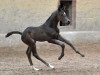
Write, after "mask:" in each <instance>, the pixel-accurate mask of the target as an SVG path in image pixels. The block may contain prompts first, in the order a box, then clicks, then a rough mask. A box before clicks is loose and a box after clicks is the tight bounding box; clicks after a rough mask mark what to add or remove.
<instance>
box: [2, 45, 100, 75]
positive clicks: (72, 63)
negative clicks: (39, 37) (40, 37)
mask: <svg viewBox="0 0 100 75" xmlns="http://www.w3.org/2000/svg"><path fill="white" fill-rule="evenodd" d="M74 46H75V47H76V48H77V50H79V51H80V52H81V53H83V54H84V55H85V57H81V56H80V55H78V54H76V53H75V52H74V51H73V50H72V49H71V48H70V47H69V46H68V45H66V48H65V56H64V57H63V58H62V60H58V57H59V55H60V52H61V48H60V47H59V46H56V45H52V44H47V43H46V44H43V45H37V50H38V53H39V55H40V56H41V58H43V59H44V60H46V61H47V62H49V63H51V64H52V65H53V66H55V69H54V70H52V69H50V68H49V67H46V66H45V65H44V64H43V63H41V62H40V61H38V60H37V59H35V58H34V57H32V60H33V63H34V65H35V66H36V67H37V68H39V69H42V70H41V71H34V70H33V69H32V68H31V67H30V66H29V62H28V60H27V57H26V53H25V51H26V48H27V46H25V45H20V46H18V47H1V48H0V75H100V43H94V44H76V45H74Z"/></svg>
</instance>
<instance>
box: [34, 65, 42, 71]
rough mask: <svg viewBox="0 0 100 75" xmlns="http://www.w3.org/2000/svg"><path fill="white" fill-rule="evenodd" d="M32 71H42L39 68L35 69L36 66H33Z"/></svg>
mask: <svg viewBox="0 0 100 75" xmlns="http://www.w3.org/2000/svg"><path fill="white" fill-rule="evenodd" d="M32 69H33V70H35V71H39V70H41V69H38V68H36V67H34V66H32Z"/></svg>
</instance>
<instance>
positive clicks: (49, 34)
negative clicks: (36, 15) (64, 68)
mask: <svg viewBox="0 0 100 75" xmlns="http://www.w3.org/2000/svg"><path fill="white" fill-rule="evenodd" d="M59 21H61V22H62V23H63V25H69V24H70V20H69V19H68V18H67V16H66V13H65V12H64V10H63V8H61V7H59V8H58V10H56V11H55V12H53V13H52V15H51V16H50V17H49V18H48V19H47V21H46V22H45V23H44V24H43V25H41V26H39V27H28V28H26V29H25V30H24V32H23V33H22V32H19V31H12V32H9V33H8V34H7V35H6V37H9V36H10V35H12V34H20V35H21V40H22V41H23V42H24V43H25V44H26V45H28V48H27V51H26V54H27V57H28V60H29V63H30V65H31V66H33V69H34V70H39V69H37V68H35V67H34V65H33V63H32V60H31V52H32V54H33V56H34V57H35V58H37V59H38V60H40V61H41V62H43V63H44V64H45V65H46V66H48V67H50V68H54V66H52V65H50V64H49V63H47V62H46V61H44V60H43V59H42V58H41V57H39V55H38V54H37V51H36V41H40V42H43V41H48V42H49V43H53V44H57V45H59V46H61V48H62V52H61V55H60V57H59V58H58V59H59V60H60V59H61V58H62V57H63V56H64V48H65V45H64V43H66V44H68V45H69V46H70V47H71V48H72V49H73V50H74V51H75V52H76V53H78V54H80V55H81V56H82V57H84V55H83V54H81V53H80V52H79V51H77V50H76V49H75V47H74V46H73V45H72V44H71V43H70V42H69V41H68V40H66V39H64V38H63V37H62V36H61V35H60V34H59V29H58V27H57V25H58V22H59ZM63 42H64V43H63Z"/></svg>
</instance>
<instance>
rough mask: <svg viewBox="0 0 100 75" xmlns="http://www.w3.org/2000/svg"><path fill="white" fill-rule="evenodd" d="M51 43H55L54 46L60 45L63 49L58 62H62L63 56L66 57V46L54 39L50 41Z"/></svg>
mask: <svg viewBox="0 0 100 75" xmlns="http://www.w3.org/2000/svg"><path fill="white" fill-rule="evenodd" d="M48 42H49V43H53V44H57V45H60V46H61V48H62V52H61V55H60V57H59V58H58V60H60V59H61V58H62V57H63V56H64V48H65V45H64V43H63V42H61V41H59V40H56V39H52V40H50V41H48Z"/></svg>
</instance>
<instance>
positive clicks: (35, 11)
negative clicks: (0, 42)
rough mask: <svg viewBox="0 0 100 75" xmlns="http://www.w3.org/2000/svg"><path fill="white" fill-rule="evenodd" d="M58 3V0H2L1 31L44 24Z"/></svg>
mask: <svg viewBox="0 0 100 75" xmlns="http://www.w3.org/2000/svg"><path fill="white" fill-rule="evenodd" d="M57 3H58V1H57V0H0V33H7V32H8V31H12V30H20V31H23V30H24V29H25V28H26V27H28V26H39V25H41V24H43V23H44V22H45V20H46V19H47V18H48V17H49V16H50V15H51V13H52V12H53V11H54V10H55V9H56V8H57Z"/></svg>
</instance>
